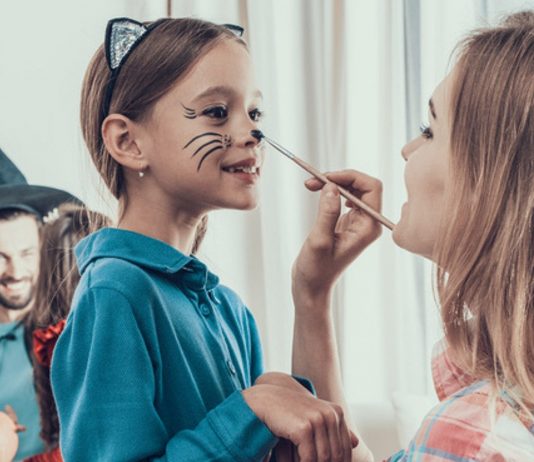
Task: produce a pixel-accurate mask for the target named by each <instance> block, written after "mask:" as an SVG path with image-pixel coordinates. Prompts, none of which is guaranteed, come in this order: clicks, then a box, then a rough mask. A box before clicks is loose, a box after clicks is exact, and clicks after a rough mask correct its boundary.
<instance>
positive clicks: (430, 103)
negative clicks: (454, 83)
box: [428, 98, 438, 120]
mask: <svg viewBox="0 0 534 462" xmlns="http://www.w3.org/2000/svg"><path fill="white" fill-rule="evenodd" d="M428 106H429V107H430V113H431V114H432V117H434V120H438V117H437V116H436V109H435V107H434V101H432V98H430V99H429V100H428Z"/></svg>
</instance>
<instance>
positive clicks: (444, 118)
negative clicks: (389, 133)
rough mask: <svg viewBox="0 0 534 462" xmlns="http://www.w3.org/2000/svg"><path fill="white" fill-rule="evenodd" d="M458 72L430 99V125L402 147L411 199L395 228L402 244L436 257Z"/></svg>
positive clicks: (397, 242)
mask: <svg viewBox="0 0 534 462" xmlns="http://www.w3.org/2000/svg"><path fill="white" fill-rule="evenodd" d="M453 79H454V72H452V73H451V74H449V76H447V77H446V78H445V79H444V80H443V81H442V82H441V83H440V84H439V86H438V87H437V88H436V90H435V91H434V94H433V95H432V98H431V99H430V101H429V109H428V112H429V116H428V117H429V125H428V126H427V127H425V128H424V129H423V130H422V133H421V136H419V137H417V138H415V139H414V140H412V141H410V142H409V143H408V144H407V145H406V146H404V148H403V149H402V156H403V158H404V159H405V160H406V168H405V170H404V177H405V182H406V190H407V192H408V200H407V202H406V203H405V204H404V205H403V207H402V214H401V218H400V220H399V222H398V224H397V225H396V226H395V229H394V230H393V240H394V241H395V243H396V244H397V245H399V246H400V247H403V248H405V249H406V250H409V251H411V252H414V253H417V254H419V255H422V256H424V257H427V258H430V259H432V258H433V250H434V244H435V243H436V240H437V237H438V234H439V231H440V230H439V226H440V223H441V217H442V213H443V209H444V205H445V203H444V198H445V187H446V185H447V182H448V175H449V156H450V133H451V125H450V120H451V117H450V98H451V89H452V84H453Z"/></svg>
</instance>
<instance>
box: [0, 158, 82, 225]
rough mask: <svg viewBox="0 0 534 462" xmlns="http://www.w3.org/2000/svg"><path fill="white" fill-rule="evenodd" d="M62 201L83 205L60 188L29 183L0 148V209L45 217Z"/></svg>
mask: <svg viewBox="0 0 534 462" xmlns="http://www.w3.org/2000/svg"><path fill="white" fill-rule="evenodd" d="M64 202H71V203H74V204H78V205H83V203H82V201H80V200H79V199H78V198H77V197H75V196H73V195H72V194H70V193H68V192H66V191H63V190H61V189H55V188H49V187H47V186H35V185H30V184H28V182H27V181H26V178H25V177H24V175H23V174H22V173H21V171H20V170H19V169H18V168H17V167H16V166H15V164H14V163H13V162H11V160H10V159H9V158H8V157H7V156H6V155H5V153H4V152H3V151H2V150H1V149H0V210H5V209H19V210H24V211H26V212H29V213H33V214H34V215H37V216H38V217H39V218H40V219H42V218H43V217H45V216H46V215H47V214H48V213H49V212H51V211H52V210H53V209H54V208H56V207H58V206H59V205H60V204H63V203H64Z"/></svg>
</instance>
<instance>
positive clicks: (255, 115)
mask: <svg viewBox="0 0 534 462" xmlns="http://www.w3.org/2000/svg"><path fill="white" fill-rule="evenodd" d="M248 114H249V116H250V119H251V120H253V121H254V122H259V121H260V120H261V119H262V118H263V111H260V110H259V109H253V110H252V111H250V112H249V113H248Z"/></svg>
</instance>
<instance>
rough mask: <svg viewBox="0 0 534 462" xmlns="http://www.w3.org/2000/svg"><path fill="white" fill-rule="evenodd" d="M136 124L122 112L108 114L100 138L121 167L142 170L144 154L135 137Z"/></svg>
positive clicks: (144, 165)
mask: <svg viewBox="0 0 534 462" xmlns="http://www.w3.org/2000/svg"><path fill="white" fill-rule="evenodd" d="M137 128H138V127H137V125H136V123H135V122H133V121H132V120H130V119H129V118H128V117H126V116H123V115H122V114H110V115H108V116H107V117H106V118H105V119H104V122H103V123H102V139H103V140H104V144H105V145H106V148H107V150H108V151H109V153H110V154H111V156H112V157H113V158H114V159H115V160H116V161H117V162H118V163H119V164H121V165H122V166H123V167H126V168H129V169H132V170H135V171H143V170H144V169H145V168H146V167H147V165H148V162H147V159H146V156H145V155H144V154H143V151H142V150H141V149H140V144H139V142H138V139H137V131H138V130H137Z"/></svg>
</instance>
